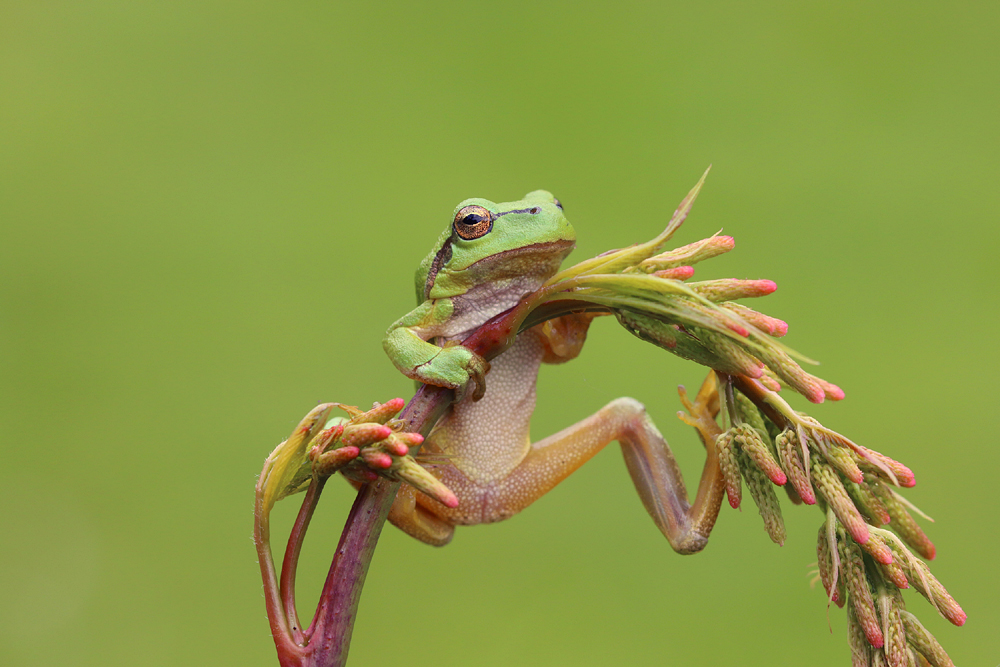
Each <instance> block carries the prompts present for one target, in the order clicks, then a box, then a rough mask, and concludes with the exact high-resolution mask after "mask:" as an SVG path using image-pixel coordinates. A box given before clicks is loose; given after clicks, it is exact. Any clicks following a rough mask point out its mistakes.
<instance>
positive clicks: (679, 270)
mask: <svg viewBox="0 0 1000 667" xmlns="http://www.w3.org/2000/svg"><path fill="white" fill-rule="evenodd" d="M653 275H654V276H656V277H657V278H665V279H667V280H687V279H688V278H690V277H691V276H693V275H694V267H693V266H678V267H675V268H673V269H663V270H662V271H654V272H653Z"/></svg>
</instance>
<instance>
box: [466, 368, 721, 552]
mask: <svg viewBox="0 0 1000 667" xmlns="http://www.w3.org/2000/svg"><path fill="white" fill-rule="evenodd" d="M682 399H684V401H685V403H686V405H687V407H688V408H689V410H690V411H691V415H690V417H691V418H690V419H685V421H686V422H687V423H689V424H691V425H692V426H695V428H696V429H697V430H698V432H699V434H700V435H701V437H702V440H703V442H705V443H708V444H709V445H714V442H715V438H716V437H717V436H718V435H719V433H720V432H721V431H720V429H719V427H718V425H717V424H716V422H715V418H714V417H715V413H716V412H717V410H718V399H717V394H716V389H715V378H714V374H713V375H710V376H709V378H708V379H707V380H706V381H705V386H703V387H702V390H701V391H700V392H699V395H698V398H697V399H696V401H695V402H694V403H693V404H692V403H690V402H688V401H687V400H686V397H685V396H684V395H683V393H682ZM612 440H618V442H619V443H620V444H621V448H622V453H623V454H624V456H625V464H626V466H627V467H628V471H629V474H630V475H631V476H632V482H633V483H634V484H635V488H636V490H637V491H638V492H639V496H640V497H641V498H642V503H643V505H644V506H645V507H646V511H647V512H649V515H650V516H651V517H652V518H653V521H654V522H655V523H656V525H657V526H658V527H659V528H660V531H661V532H662V533H663V534H664V535H665V536H666V538H667V540H668V541H669V542H670V546H672V547H673V548H674V550H675V551H678V552H680V553H694V552H696V551H700V550H701V549H702V548H704V546H705V544H706V542H707V541H708V535H709V533H710V532H711V530H712V526H713V525H714V524H715V520H716V518H717V517H718V514H719V505H720V503H721V502H722V496H723V483H722V478H721V473H720V471H719V464H718V457H717V454H716V451H715V447H714V446H707V447H706V453H707V457H706V461H705V468H704V472H703V473H702V477H701V481H700V483H699V487H698V493H697V496H696V498H695V501H694V504H693V505H692V504H690V503H689V502H688V496H687V491H686V489H685V486H684V479H683V477H682V476H681V472H680V469H679V468H678V466H677V462H676V461H675V460H674V456H673V454H672V453H671V451H670V447H669V446H668V445H667V442H666V440H664V439H663V436H662V435H660V432H659V431H658V430H657V429H656V426H654V425H653V422H652V420H650V418H649V416H648V415H647V414H646V409H645V408H644V407H643V405H642V404H641V403H639V402H638V401H636V400H634V399H631V398H619V399H616V400H614V401H612V402H611V403H609V404H608V405H606V406H605V407H603V408H602V409H601V410H599V411H598V412H597V413H595V414H593V415H591V416H590V417H588V418H587V419H584V420H583V421H581V422H579V423H577V424H574V425H573V426H570V427H569V428H567V429H564V430H562V431H560V432H559V433H556V434H555V435H552V436H549V437H548V438H545V439H544V440H541V441H539V442H537V443H534V444H533V445H532V447H531V451H530V452H529V453H528V456H527V457H526V458H525V459H524V461H523V462H522V463H521V464H520V465H519V466H518V467H517V468H515V469H514V470H513V471H512V473H511V474H510V475H509V476H508V477H507V478H506V479H505V480H503V481H502V482H498V483H496V484H494V485H492V487H491V488H490V490H489V491H488V493H487V494H486V498H484V500H485V505H486V506H485V507H484V515H486V516H488V517H490V519H488V520H494V521H495V520H500V519H504V518H507V517H508V516H511V515H513V514H516V513H517V512H519V511H521V510H522V509H524V508H525V507H527V506H528V505H530V504H531V503H533V502H534V501H535V500H537V499H538V498H540V497H541V496H543V495H544V494H545V493H546V492H548V491H549V490H551V489H552V488H553V487H555V486H556V485H557V484H558V483H559V482H561V481H562V480H563V479H565V478H566V477H568V476H569V475H570V474H571V473H572V472H573V471H574V470H576V469H577V468H579V467H580V466H581V465H583V464H584V463H585V462H586V461H587V460H588V459H590V458H591V457H592V456H594V454H596V453H597V452H599V451H600V450H601V449H603V448H604V446H605V445H607V444H608V443H609V442H611V441H612Z"/></svg>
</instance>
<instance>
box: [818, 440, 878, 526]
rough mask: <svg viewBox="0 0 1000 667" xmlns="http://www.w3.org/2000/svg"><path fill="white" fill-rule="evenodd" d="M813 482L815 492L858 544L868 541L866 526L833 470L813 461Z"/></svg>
mask: <svg viewBox="0 0 1000 667" xmlns="http://www.w3.org/2000/svg"><path fill="white" fill-rule="evenodd" d="M812 473H813V481H814V482H815V483H816V490H817V491H818V492H819V494H820V495H821V496H823V498H824V499H825V500H826V502H827V503H828V504H829V505H830V507H831V508H832V509H833V513H834V514H836V515H837V518H838V519H839V520H840V522H841V523H842V524H844V527H846V528H847V531H848V532H849V533H850V534H851V537H853V538H854V541H855V542H857V543H858V544H864V543H865V542H867V541H868V538H869V532H868V524H867V523H865V520H864V518H862V516H861V513H860V512H858V508H857V507H855V506H854V503H853V502H851V498H850V496H848V495H847V489H845V488H844V485H843V484H842V483H841V482H840V477H839V476H838V475H837V473H836V472H834V470H833V468H831V467H830V466H829V465H827V464H825V463H821V462H819V461H816V460H814V461H813V467H812Z"/></svg>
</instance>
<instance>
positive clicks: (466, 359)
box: [410, 341, 490, 402]
mask: <svg viewBox="0 0 1000 667" xmlns="http://www.w3.org/2000/svg"><path fill="white" fill-rule="evenodd" d="M489 370H490V362H488V361H486V359H484V358H482V357H481V356H479V355H478V354H476V353H475V352H473V351H472V350H470V349H469V348H467V347H465V346H464V345H462V344H460V343H458V342H454V341H453V342H450V343H448V344H446V345H445V346H444V347H442V348H441V349H440V350H439V351H438V353H437V354H435V355H434V357H433V358H432V359H431V360H430V361H428V362H426V363H424V364H421V365H420V366H417V367H416V368H415V369H414V371H413V373H412V374H410V376H411V377H412V378H413V379H415V380H419V381H420V382H423V383H425V384H432V385H435V386H438V387H448V388H449V389H454V390H455V401H456V402H461V401H462V400H463V399H464V398H465V397H466V396H468V395H469V392H472V400H474V401H478V400H479V399H481V398H482V397H483V396H485V395H486V373H488V372H489Z"/></svg>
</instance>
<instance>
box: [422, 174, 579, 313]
mask: <svg viewBox="0 0 1000 667" xmlns="http://www.w3.org/2000/svg"><path fill="white" fill-rule="evenodd" d="M575 242H576V232H575V231H574V230H573V227H572V226H571V225H570V224H569V221H568V220H567V219H566V216H565V215H563V209H562V204H560V203H559V200H558V199H556V198H555V197H553V196H552V193H550V192H546V191H545V190H536V191H534V192H529V193H528V194H527V195H525V196H524V199H522V200H520V201H515V202H505V203H500V204H497V203H494V202H491V201H488V200H486V199H466V200H465V201H463V202H462V203H461V204H459V205H458V206H457V207H456V208H455V215H454V217H453V219H452V223H451V225H450V226H449V228H448V229H447V230H445V232H444V233H443V234H442V235H441V238H440V239H438V244H437V246H436V247H435V249H434V250H432V251H431V253H430V254H429V255H428V256H427V257H426V258H425V259H424V261H423V262H421V264H420V268H419V269H418V270H417V276H416V287H417V297H418V300H423V299H427V298H432V299H438V298H445V297H453V296H457V295H460V294H465V293H466V292H468V291H469V290H471V289H472V288H473V287H476V286H480V285H482V286H485V285H494V284H495V285H497V286H498V287H500V288H508V287H509V288H510V289H522V290H523V292H528V291H531V290H532V289H535V288H537V287H538V286H540V285H541V284H542V283H543V282H545V280H547V279H548V278H549V277H551V276H552V275H553V274H555V273H556V271H558V270H559V265H560V264H561V263H562V261H563V259H564V258H565V257H566V255H568V254H569V253H570V251H571V250H572V249H573V246H574V245H575Z"/></svg>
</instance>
